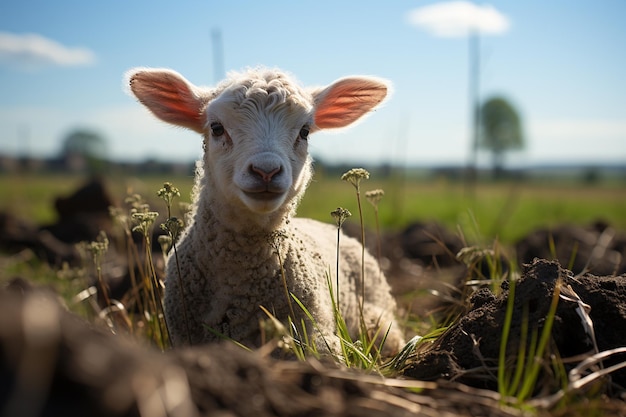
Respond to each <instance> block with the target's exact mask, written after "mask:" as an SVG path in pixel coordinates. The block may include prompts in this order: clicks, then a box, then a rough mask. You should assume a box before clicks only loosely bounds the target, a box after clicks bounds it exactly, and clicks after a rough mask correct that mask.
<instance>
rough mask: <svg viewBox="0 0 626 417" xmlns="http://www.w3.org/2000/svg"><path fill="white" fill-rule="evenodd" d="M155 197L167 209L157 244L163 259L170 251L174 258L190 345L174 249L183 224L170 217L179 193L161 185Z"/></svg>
mask: <svg viewBox="0 0 626 417" xmlns="http://www.w3.org/2000/svg"><path fill="white" fill-rule="evenodd" d="M157 196H158V197H160V198H161V199H163V201H165V206H166V209H167V219H166V220H165V223H162V224H161V230H163V231H165V232H166V233H167V236H159V239H160V240H159V243H160V244H161V250H162V251H163V257H164V258H165V257H166V256H167V254H168V252H169V251H170V250H173V251H174V258H175V260H176V268H177V278H178V279H177V284H178V285H179V287H180V294H181V300H180V301H181V303H182V306H183V320H184V322H185V326H186V330H187V343H189V344H190V345H191V331H190V329H189V319H188V315H187V302H186V301H185V297H184V292H183V283H182V279H183V277H182V273H181V271H180V262H179V260H178V250H177V249H176V242H177V241H178V238H179V237H180V234H181V232H182V231H183V229H184V228H185V223H184V222H183V221H182V220H181V219H179V218H178V217H173V216H172V202H173V201H174V198H175V197H180V191H179V190H178V188H176V187H174V185H173V184H172V183H171V182H165V183H163V187H162V188H161V189H160V190H159V191H157Z"/></svg>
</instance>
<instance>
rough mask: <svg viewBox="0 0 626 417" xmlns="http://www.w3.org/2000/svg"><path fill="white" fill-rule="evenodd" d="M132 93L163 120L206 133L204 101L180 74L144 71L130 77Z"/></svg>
mask: <svg viewBox="0 0 626 417" xmlns="http://www.w3.org/2000/svg"><path fill="white" fill-rule="evenodd" d="M130 87H131V90H132V92H133V93H134V94H135V96H137V98H138V99H139V101H141V102H142V103H143V104H144V105H145V106H146V107H147V108H148V109H150V111H151V112H152V113H153V114H154V115H155V116H157V117H158V118H159V119H161V120H163V121H166V122H168V123H172V124H175V125H178V126H183V127H186V128H189V129H192V130H195V131H196V132H199V133H202V131H203V123H202V114H201V110H202V106H203V102H202V100H201V99H200V98H199V97H198V96H197V95H196V94H195V93H194V91H193V90H192V87H191V85H190V84H189V83H187V82H186V81H185V80H184V79H183V78H182V77H180V76H179V75H178V74H175V73H171V72H167V71H141V72H138V73H136V74H134V75H133V76H132V77H131V79H130Z"/></svg>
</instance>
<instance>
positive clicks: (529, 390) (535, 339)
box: [498, 280, 562, 408]
mask: <svg viewBox="0 0 626 417" xmlns="http://www.w3.org/2000/svg"><path fill="white" fill-rule="evenodd" d="M561 286H562V282H561V281H560V280H558V281H557V282H556V285H555V287H554V292H553V294H552V301H551V303H550V307H549V310H548V312H547V314H546V318H545V322H544V323H543V328H542V330H541V334H540V335H539V334H538V332H537V329H533V331H532V333H531V334H530V340H529V339H528V336H529V320H528V307H525V308H524V312H523V317H522V322H521V323H522V324H521V329H520V333H521V334H520V346H519V347H518V349H517V355H516V362H515V366H514V367H513V370H511V368H510V365H509V364H508V363H507V360H508V359H509V358H510V356H509V350H508V349H507V348H508V339H509V334H510V331H511V323H512V320H513V310H514V304H515V281H514V280H511V281H510V284H509V294H508V299H507V307H506V313H505V320H504V324H503V328H502V339H501V341H500V354H499V357H498V391H499V392H500V394H501V397H502V398H503V399H506V398H515V400H516V402H517V405H518V406H520V407H522V408H523V407H524V406H525V404H526V403H527V401H528V400H529V399H530V397H531V395H532V394H533V392H534V390H536V389H537V379H538V377H539V372H540V370H541V368H542V366H543V365H544V363H545V362H546V361H549V360H550V359H549V356H550V355H549V352H548V348H549V346H550V342H551V333H552V324H553V323H554V318H555V317H556V309H557V306H558V302H559V295H560V292H561ZM557 371H559V370H557ZM559 373H561V372H559Z"/></svg>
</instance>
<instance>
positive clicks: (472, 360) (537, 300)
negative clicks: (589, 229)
mask: <svg viewBox="0 0 626 417" xmlns="http://www.w3.org/2000/svg"><path fill="white" fill-rule="evenodd" d="M557 282H559V283H560V284H559V285H561V287H560V293H561V295H563V297H561V298H560V299H559V300H558V305H557V308H556V314H555V318H554V323H553V326H552V338H553V341H554V347H555V348H556V350H553V353H555V354H556V353H557V351H558V354H559V355H560V356H561V357H562V358H571V357H575V356H577V355H582V356H581V358H584V357H587V356H589V354H590V353H593V351H594V341H593V337H592V335H590V334H589V331H586V330H585V328H584V327H583V324H582V323H583V322H582V318H581V315H580V314H579V312H578V311H577V308H578V307H579V304H578V303H576V302H573V301H571V300H572V299H574V298H575V296H572V295H571V292H569V291H568V290H567V287H570V288H571V290H573V292H574V293H575V294H577V295H578V297H580V299H581V300H582V302H584V303H585V304H587V305H588V306H590V307H591V309H590V312H589V317H590V319H591V321H592V322H593V328H594V332H593V336H594V337H595V342H596V344H597V349H598V350H599V351H600V352H602V351H607V350H610V349H614V348H618V347H624V346H626V332H624V329H626V276H605V277H598V276H594V275H591V274H584V275H578V276H574V275H573V274H572V272H571V271H568V270H566V269H563V268H561V267H560V265H559V264H558V262H550V261H546V260H535V261H534V262H533V263H532V264H531V265H527V266H526V270H525V271H524V274H523V276H522V278H521V279H520V280H519V281H517V283H516V286H515V293H514V302H513V310H512V319H511V322H510V323H511V330H510V333H509V338H508V345H507V349H508V354H511V353H515V352H519V351H520V348H521V347H522V343H523V342H522V340H523V336H522V335H523V334H524V332H523V331H522V328H523V327H524V326H525V325H528V327H529V330H528V331H527V332H526V334H527V338H526V344H527V346H529V345H530V340H531V335H532V333H533V332H534V331H536V332H537V334H540V333H541V330H542V328H543V326H544V324H545V323H546V316H547V315H548V312H549V311H550V305H551V303H552V300H553V294H554V291H555V287H556V285H557ZM502 290H503V291H502V293H501V294H500V295H498V296H496V295H494V294H493V293H491V291H489V290H487V289H482V290H480V291H478V292H477V293H476V294H474V296H473V297H472V298H471V300H470V302H471V308H470V309H469V311H468V312H467V314H465V315H464V316H463V317H462V318H461V319H460V320H459V321H458V322H457V323H456V324H454V325H453V326H451V327H450V328H449V329H448V330H447V331H446V333H445V334H444V335H443V336H441V337H440V338H438V339H437V340H436V342H434V344H433V345H432V346H430V347H429V348H428V349H427V350H426V351H424V352H422V353H420V354H419V355H418V359H417V360H416V361H415V362H414V363H412V364H410V366H408V367H407V369H405V372H404V374H405V376H408V377H411V378H416V379H420V380H435V379H440V378H444V379H449V380H455V381H460V382H463V383H464V384H468V385H471V386H474V387H480V388H487V389H492V390H497V388H498V386H497V384H498V381H497V378H496V375H495V374H496V373H497V371H495V369H496V368H497V365H498V357H499V352H500V341H501V339H502V335H503V328H504V323H505V320H506V313H507V304H508V298H509V296H510V294H511V291H510V289H509V288H508V282H505V284H504V285H503V288H502ZM567 294H570V295H569V296H567ZM564 297H565V298H564ZM528 351H529V350H528V348H527V350H526V352H528ZM619 359H621V360H622V361H623V360H624V357H623V356H622V357H621V358H619ZM580 360H582V359H579V360H577V361H575V362H573V363H570V364H568V365H566V370H568V368H572V367H573V366H575V365H576V364H577V363H578V362H580ZM610 364H611V360H607V361H605V363H604V365H605V366H610ZM490 370H491V371H490ZM612 378H613V383H614V384H617V385H618V386H621V387H626V372H625V371H623V370H622V371H618V372H615V373H613V374H612ZM547 388H549V389H555V388H557V387H547Z"/></svg>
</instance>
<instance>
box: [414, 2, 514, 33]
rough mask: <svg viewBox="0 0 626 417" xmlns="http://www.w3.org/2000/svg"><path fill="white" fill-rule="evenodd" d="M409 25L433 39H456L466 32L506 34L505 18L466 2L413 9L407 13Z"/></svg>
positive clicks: (493, 9)
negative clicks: (423, 31)
mask: <svg viewBox="0 0 626 417" xmlns="http://www.w3.org/2000/svg"><path fill="white" fill-rule="evenodd" d="M407 18H408V21H409V23H410V24H411V25H414V26H417V27H420V28H423V29H425V30H426V31H428V32H430V33H431V34H433V35H435V36H440V37H446V38H455V37H463V36H467V35H468V34H469V33H472V32H478V33H481V34H500V33H505V32H506V31H507V30H508V29H509V27H510V22H509V19H508V17H506V16H505V15H504V14H502V13H500V12H499V11H498V10H496V9H495V8H494V7H493V6H490V5H483V6H479V5H476V4H474V3H471V2H469V1H450V2H444V3H436V4H432V5H429V6H424V7H419V8H417V9H413V10H411V11H409V12H408V14H407Z"/></svg>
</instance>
